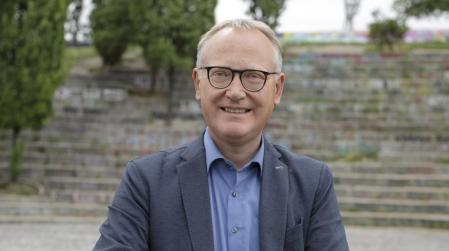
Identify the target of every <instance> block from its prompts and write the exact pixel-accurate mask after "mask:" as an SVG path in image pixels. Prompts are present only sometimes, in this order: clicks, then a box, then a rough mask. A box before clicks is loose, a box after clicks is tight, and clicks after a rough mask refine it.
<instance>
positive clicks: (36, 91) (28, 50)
mask: <svg viewBox="0 0 449 251" xmlns="http://www.w3.org/2000/svg"><path fill="white" fill-rule="evenodd" d="M66 9H67V1H66V0H6V1H2V2H1V3H0V37H1V40H0V69H1V71H0V128H2V129H11V130H12V131H13V148H14V149H13V150H14V151H16V147H15V146H16V143H17V142H16V141H17V139H18V137H19V135H20V132H21V130H22V129H25V128H39V127H41V126H42V125H43V124H44V123H45V122H46V121H47V119H48V118H49V116H50V115H51V112H52V107H51V101H52V98H53V94H54V91H55V89H56V88H57V86H58V85H59V83H60V82H61V80H62V77H63V71H62V69H63V62H62V59H63V52H64V27H63V26H64V21H65V19H66ZM17 149H19V150H20V149H21V147H19V148H17ZM15 156H19V157H20V153H15ZM11 161H13V162H14V161H15V160H14V159H12V160H11ZM15 163H19V162H17V161H16V162H15ZM13 177H16V176H14V175H13Z"/></svg>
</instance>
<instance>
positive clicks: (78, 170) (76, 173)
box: [0, 163, 124, 179]
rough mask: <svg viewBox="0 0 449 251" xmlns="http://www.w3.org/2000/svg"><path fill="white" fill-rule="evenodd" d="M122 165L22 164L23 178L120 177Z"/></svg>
mask: <svg viewBox="0 0 449 251" xmlns="http://www.w3.org/2000/svg"><path fill="white" fill-rule="evenodd" d="M123 168H124V166H123V167H121V168H116V167H114V166H111V167H105V166H73V165H54V164H48V165H45V164H39V163H36V164H34V165H29V164H26V165H24V166H22V173H21V177H23V178H42V179H45V178H49V177H86V178H121V177H122V172H123ZM0 170H1V168H0Z"/></svg>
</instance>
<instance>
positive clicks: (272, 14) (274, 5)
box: [245, 0, 286, 29]
mask: <svg viewBox="0 0 449 251" xmlns="http://www.w3.org/2000/svg"><path fill="white" fill-rule="evenodd" d="M245 1H247V2H249V10H248V14H250V15H251V16H252V17H253V18H254V19H255V20H259V21H262V22H264V23H266V24H268V25H269V26H270V27H271V28H272V29H275V28H276V27H277V26H278V24H279V23H278V19H279V17H280V16H281V14H282V12H283V11H284V8H285V2H286V0H245Z"/></svg>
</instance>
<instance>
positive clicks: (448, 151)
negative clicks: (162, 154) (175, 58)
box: [0, 53, 449, 228]
mask: <svg viewBox="0 0 449 251" xmlns="http://www.w3.org/2000/svg"><path fill="white" fill-rule="evenodd" d="M286 61H287V64H286V67H285V72H286V74H287V83H286V87H285V91H284V97H283V101H282V103H281V105H280V106H279V107H277V111H276V112H275V114H274V115H273V118H272V120H271V121H270V123H269V125H268V128H267V130H266V136H267V137H268V138H269V139H270V140H271V141H272V142H274V143H277V144H281V145H284V146H286V147H288V148H290V149H291V150H292V151H295V152H298V153H301V154H305V155H309V156H312V157H315V158H318V159H321V160H325V161H326V162H327V163H328V164H329V166H330V168H331V170H332V172H333V174H334V182H335V189H336V191H337V195H338V200H339V203H340V207H341V210H342V215H343V217H344V220H345V222H346V223H347V224H357V225H390V226H391V225H394V226H421V227H436V228H449V54H444V53H439V54H413V53H412V54H407V55H375V54H372V55H371V54H366V55H365V54H338V53H327V54H326V53H318V54H314V53H303V54H301V55H299V56H296V57H291V58H288V59H287V60H286ZM139 74H140V75H139ZM142 79H145V78H144V77H142V73H126V72H120V73H117V74H110V75H100V76H98V75H97V76H93V75H72V76H71V77H70V78H69V79H67V80H66V82H65V84H64V85H63V86H61V88H60V89H59V90H58V92H57V94H56V95H55V99H54V107H55V114H54V118H53V119H52V121H51V123H50V124H48V125H47V126H45V127H44V128H43V129H42V130H40V131H39V132H29V131H26V132H24V134H23V135H22V136H23V138H24V139H25V141H26V150H25V153H24V163H23V171H22V177H21V179H22V181H23V182H25V183H29V184H33V185H35V186H36V187H37V190H38V193H37V194H36V195H34V196H26V197H16V196H12V195H4V194H0V222H4V221H8V222H9V221H10V222H21V221H32V222H47V221H50V222H75V221H92V222H101V220H103V219H104V217H105V213H106V210H107V207H106V206H107V204H108V203H109V202H110V200H111V198H112V197H113V194H114V191H115V188H116V186H117V185H118V183H119V182H120V177H121V175H122V172H123V168H124V167H125V165H126V162H127V161H128V160H130V159H132V158H135V157H136V156H139V155H144V154H148V153H152V152H155V151H158V150H159V149H162V148H167V147H172V146H175V145H177V144H180V143H183V142H186V141H189V140H192V139H194V138H196V137H197V136H198V135H199V134H200V133H201V132H202V130H203V128H204V123H203V122H202V120H201V119H200V117H199V109H198V107H197V105H196V104H195V101H194V100H193V99H192V98H193V90H192V86H191V82H188V83H186V82H187V81H188V80H185V79H183V78H181V79H180V83H179V84H178V86H177V93H176V95H175V102H176V106H175V108H176V109H175V114H176V118H175V119H174V120H173V123H172V125H171V126H166V125H165V124H164V122H163V121H162V120H161V119H160V118H161V117H163V114H164V113H165V111H166V110H165V109H166V106H165V99H164V97H163V96H152V97H144V96H139V95H131V94H129V93H130V92H129V90H130V86H135V85H142V81H143V80H142ZM190 93H191V94H190ZM9 137H10V135H9V134H8V132H2V133H1V134H0V180H1V179H2V177H3V178H5V177H6V173H7V170H6V166H7V156H8V155H9V150H8V143H9Z"/></svg>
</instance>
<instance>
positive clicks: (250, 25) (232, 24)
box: [196, 19, 282, 72]
mask: <svg viewBox="0 0 449 251" xmlns="http://www.w3.org/2000/svg"><path fill="white" fill-rule="evenodd" d="M225 28H235V29H242V30H252V29H254V30H258V31H260V32H262V33H263V34H264V35H265V36H266V37H267V38H268V39H269V40H270V42H271V44H272V45H273V49H274V63H275V65H276V69H275V71H277V72H280V71H281V69H282V52H281V43H280V42H279V40H278V39H277V37H276V33H274V31H273V30H272V29H271V28H270V27H269V26H268V25H266V24H265V23H263V22H260V21H255V20H250V19H234V20H227V21H224V22H221V23H218V24H216V25H214V26H213V27H212V28H211V29H210V30H209V31H208V32H206V33H204V34H203V36H201V39H200V41H199V42H198V49H197V54H196V67H202V66H203V65H202V64H203V57H204V55H203V50H204V47H205V45H206V44H207V42H208V41H209V39H210V38H211V37H213V36H214V35H215V34H217V33H218V32H219V31H221V30H223V29H225Z"/></svg>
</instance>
